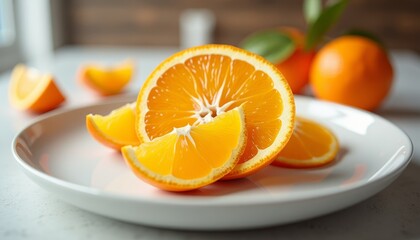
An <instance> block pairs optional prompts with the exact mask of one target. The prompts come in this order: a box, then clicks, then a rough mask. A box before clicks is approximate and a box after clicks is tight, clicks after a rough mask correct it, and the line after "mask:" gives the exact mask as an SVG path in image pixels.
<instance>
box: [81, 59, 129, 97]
mask: <svg viewBox="0 0 420 240" xmlns="http://www.w3.org/2000/svg"><path fill="white" fill-rule="evenodd" d="M80 74H81V81H82V82H83V83H84V84H86V86H88V87H90V88H91V89H93V90H94V91H96V92H98V93H99V94H101V95H113V94H117V93H120V92H121V91H122V90H123V88H124V87H125V86H126V85H127V84H128V83H129V82H130V80H131V79H132V77H133V74H134V63H133V62H132V61H125V62H123V63H121V64H120V65H117V66H114V67H104V66H100V65H87V66H85V67H83V68H82V70H81V73H80Z"/></svg>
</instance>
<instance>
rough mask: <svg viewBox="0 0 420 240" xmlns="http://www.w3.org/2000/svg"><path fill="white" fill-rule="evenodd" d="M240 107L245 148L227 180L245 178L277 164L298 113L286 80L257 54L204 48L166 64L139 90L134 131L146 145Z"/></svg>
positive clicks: (168, 60) (228, 49)
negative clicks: (242, 116)
mask: <svg viewBox="0 0 420 240" xmlns="http://www.w3.org/2000/svg"><path fill="white" fill-rule="evenodd" d="M241 105H242V106H243V108H244V112H245V119H246V128H247V135H248V140H247V145H246V148H245V152H244V153H243V154H242V156H241V159H240V161H239V163H238V165H237V166H236V167H235V168H234V169H233V170H232V171H231V172H230V173H229V174H228V175H226V176H225V177H224V179H234V178H240V177H245V176H247V175H249V174H251V173H253V172H255V171H257V170H258V169H260V168H262V167H264V166H266V165H268V164H270V163H271V162H272V161H273V160H274V157H275V156H276V155H277V154H278V153H279V152H280V150H281V149H282V148H283V147H284V145H285V144H286V143H287V141H288V139H289V137H290V136H291V134H292V131H293V124H294V114H295V105H294V98H293V94H292V92H291V90H290V88H289V85H288V84H287V81H286V80H285V79H284V77H283V76H282V74H281V73H280V72H279V71H278V69H277V68H276V67H275V66H274V65H273V64H271V63H269V62H268V61H266V60H265V59H263V58H262V57H260V56H257V55H256V54H253V53H250V52H248V51H245V50H242V49H239V48H236V47H232V46H228V45H205V46H200V47H195V48H191V49H187V50H184V51H181V52H179V53H177V54H175V55H173V56H171V57H170V58H168V59H166V60H165V61H163V62H162V63H161V64H160V65H159V66H158V67H157V68H156V69H155V70H154V71H153V72H152V74H151V75H150V76H149V77H148V79H147V80H146V82H145V83H144V85H143V87H142V89H141V90H140V93H139V96H138V98H137V114H138V117H137V121H136V124H137V126H136V129H137V133H138V136H139V138H140V139H141V141H143V142H147V141H150V140H153V139H155V138H157V137H160V136H163V135H165V134H168V133H170V132H171V131H172V130H173V129H174V128H182V127H185V126H188V125H191V126H197V125H199V124H202V123H206V122H208V121H211V119H212V118H214V117H215V116H218V115H220V114H222V113H224V112H226V111H229V110H231V109H233V108H235V107H238V106H241ZM220 144H224V143H223V141H221V142H220Z"/></svg>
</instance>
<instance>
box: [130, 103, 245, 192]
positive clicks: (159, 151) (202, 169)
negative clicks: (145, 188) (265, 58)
mask: <svg viewBox="0 0 420 240" xmlns="http://www.w3.org/2000/svg"><path fill="white" fill-rule="evenodd" d="M245 141H246V128H245V119H244V114H243V110H242V109H240V108H237V109H233V110H232V111H229V112H227V113H223V114H221V115H219V116H217V117H215V118H214V119H213V120H211V121H210V122H208V123H204V124H200V125H198V126H189V125H187V126H185V127H183V128H177V129H174V130H173V131H172V132H171V133H169V134H166V135H164V136H162V137H158V138H155V139H153V140H152V141H150V142H145V143H143V144H141V145H140V146H137V147H133V146H125V147H123V148H122V154H123V156H124V159H125V160H126V162H127V164H128V165H129V167H130V168H131V170H132V171H133V172H134V173H135V174H136V175H137V176H138V177H139V178H141V179H143V180H144V181H146V182H148V183H150V184H152V185H154V186H156V187H158V188H161V189H164V190H169V191H188V190H192V189H196V188H199V187H202V186H205V185H208V184H211V183H213V182H215V181H217V180H218V179H220V178H222V177H223V176H225V175H226V174H228V173H229V172H230V171H231V170H232V169H233V168H234V167H235V166H236V164H237V163H238V160H239V156H240V155H241V154H242V152H243V149H244V147H245V144H246V142H245ZM221 142H223V144H220V143H221Z"/></svg>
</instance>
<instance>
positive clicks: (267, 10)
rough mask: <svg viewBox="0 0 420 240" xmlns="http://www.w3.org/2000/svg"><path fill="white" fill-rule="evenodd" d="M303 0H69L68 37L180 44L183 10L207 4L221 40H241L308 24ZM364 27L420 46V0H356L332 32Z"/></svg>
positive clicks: (395, 44) (393, 43)
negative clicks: (278, 28)
mask: <svg viewBox="0 0 420 240" xmlns="http://www.w3.org/2000/svg"><path fill="white" fill-rule="evenodd" d="M301 5H302V0H298V1H280V0H277V1H276V0H207V1H199V0H177V1H176V0H89V1H86V0H71V1H63V4H62V6H63V18H64V23H65V26H64V27H65V33H66V34H65V35H64V38H65V41H64V42H65V43H66V44H81V45H93V44H95V45H132V46H133V45H134V46H135V45H146V46H156V45H164V46H177V45H179V16H180V14H181V13H182V12H183V11H184V10H185V9H188V8H207V9H210V10H212V11H213V12H214V14H215V16H216V29H215V42H216V43H229V44H237V43H238V42H239V41H240V40H241V39H243V38H244V37H245V36H246V35H248V34H249V33H251V32H253V31H255V30H258V29H262V28H268V27H276V26H296V27H298V28H301V29H304V28H305V23H304V20H303V16H302V11H301ZM349 27H359V28H364V29H366V30H369V31H371V32H373V33H374V34H376V35H378V36H379V37H381V38H382V40H383V41H384V42H385V43H386V45H387V46H389V47H391V48H399V49H401V48H404V49H413V50H416V51H418V52H420V0H399V1H395V0H369V1H368V0H351V1H350V4H349V5H348V7H347V9H346V11H345V13H344V15H343V16H342V18H341V20H340V22H339V24H338V25H337V26H336V27H335V28H334V30H333V31H332V33H331V35H332V36H334V35H337V34H339V33H340V32H341V31H343V30H344V29H346V28H349Z"/></svg>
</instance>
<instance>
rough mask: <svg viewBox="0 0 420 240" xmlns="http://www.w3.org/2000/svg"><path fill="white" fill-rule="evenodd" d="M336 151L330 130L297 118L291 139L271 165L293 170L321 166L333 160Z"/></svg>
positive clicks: (334, 138)
mask: <svg viewBox="0 0 420 240" xmlns="http://www.w3.org/2000/svg"><path fill="white" fill-rule="evenodd" d="M338 149H339V144H338V140H337V138H336V137H335V136H334V134H333V133H332V132H331V131H330V130H328V129H327V128H325V127H324V126H322V125H320V124H319V123H316V122H314V121H311V120H308V119H305V118H301V117H297V118H296V123H295V129H294V131H293V134H292V137H291V138H290V140H289V142H288V143H287V144H286V147H284V149H283V150H282V151H281V152H280V153H279V155H278V156H277V157H276V160H274V162H273V163H272V164H273V165H277V166H284V167H294V168H309V167H318V166H323V165H325V164H327V163H330V162H331V161H333V160H334V158H335V156H336V155H337V152H338Z"/></svg>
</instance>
